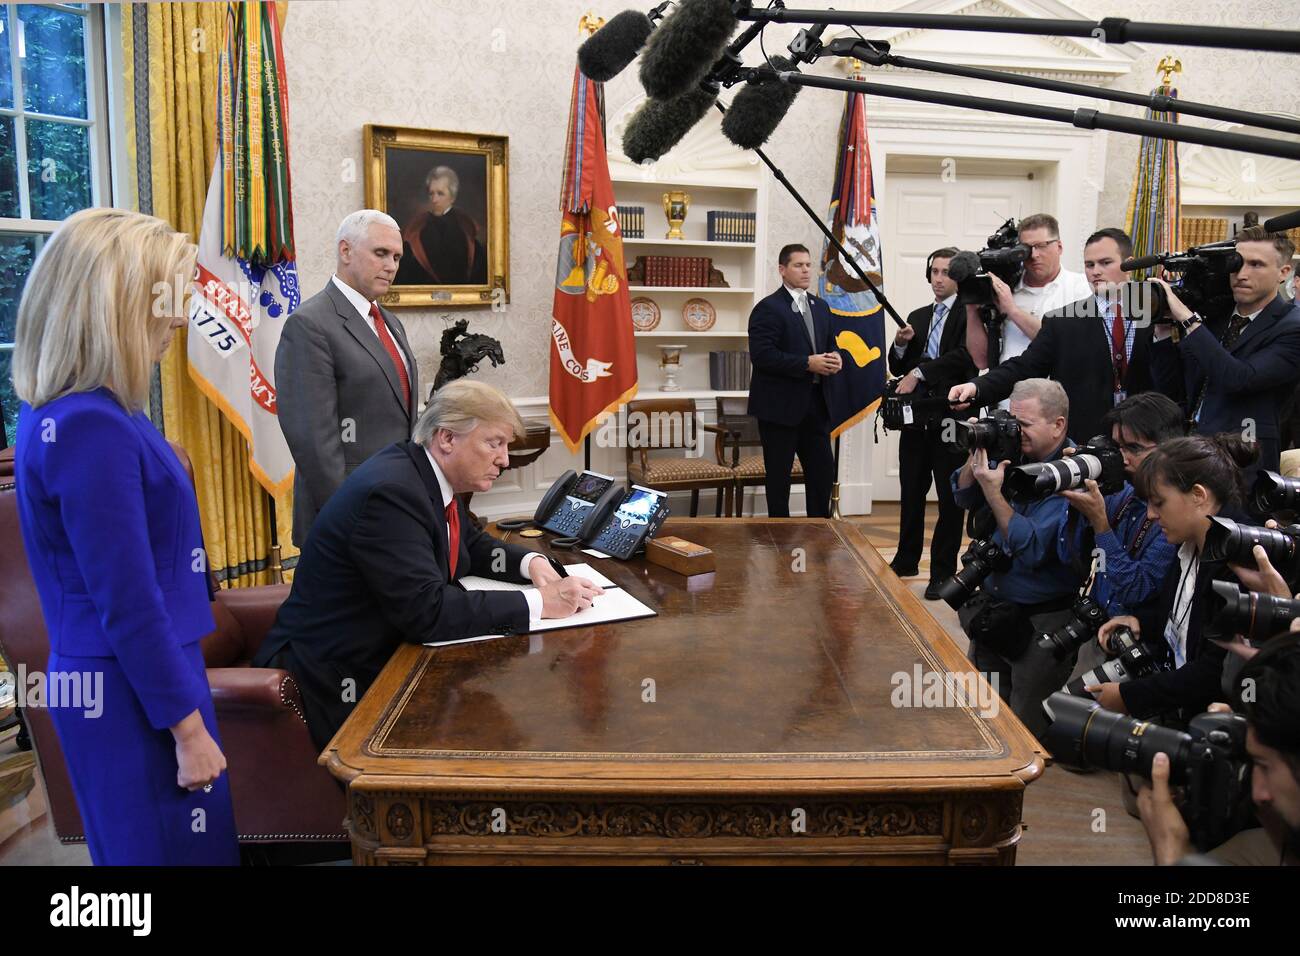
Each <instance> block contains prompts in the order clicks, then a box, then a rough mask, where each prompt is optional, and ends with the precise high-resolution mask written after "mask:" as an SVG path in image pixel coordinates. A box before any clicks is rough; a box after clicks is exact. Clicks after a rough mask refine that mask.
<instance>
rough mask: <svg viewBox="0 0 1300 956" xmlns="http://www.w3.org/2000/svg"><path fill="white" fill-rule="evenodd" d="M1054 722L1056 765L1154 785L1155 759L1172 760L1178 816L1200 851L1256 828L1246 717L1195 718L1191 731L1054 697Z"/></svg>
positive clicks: (1048, 706)
mask: <svg viewBox="0 0 1300 956" xmlns="http://www.w3.org/2000/svg"><path fill="white" fill-rule="evenodd" d="M1043 708H1044V709H1045V710H1046V711H1047V714H1048V716H1049V717H1050V718H1051V719H1052V723H1051V726H1050V727H1048V729H1047V734H1046V735H1045V737H1044V738H1043V743H1044V744H1046V745H1047V749H1048V750H1050V751H1051V752H1052V757H1053V759H1055V760H1056V761H1057V762H1058V763H1062V764H1065V765H1066V766H1068V767H1079V768H1085V767H1099V768H1101V769H1103V770H1114V771H1118V772H1119V773H1136V774H1139V775H1141V776H1143V777H1145V778H1146V779H1147V780H1150V779H1151V764H1152V761H1153V760H1154V759H1155V755H1156V754H1157V753H1165V754H1168V755H1169V783H1170V785H1171V786H1176V787H1181V788H1182V801H1181V802H1182V805H1181V808H1180V809H1181V810H1182V814H1183V819H1184V820H1185V821H1186V822H1187V829H1188V831H1189V833H1190V836H1191V840H1192V843H1193V844H1194V845H1195V846H1196V848H1197V849H1198V850H1200V851H1202V852H1204V851H1206V850H1209V849H1212V848H1213V847H1216V846H1218V845H1219V844H1220V843H1222V842H1223V841H1224V840H1226V839H1228V837H1230V836H1232V835H1233V834H1234V833H1237V832H1238V831H1240V830H1242V829H1245V828H1246V827H1247V826H1249V825H1250V823H1251V818H1252V816H1253V805H1252V804H1251V801H1250V760H1249V758H1248V757H1247V755H1246V718H1245V717H1242V716H1241V715H1240V714H1211V713H1205V714H1198V715H1197V716H1195V717H1193V718H1192V719H1191V721H1190V722H1189V723H1188V726H1187V730H1186V732H1184V731H1178V730H1173V729H1171V728H1168V727H1161V726H1160V725H1158V724H1153V723H1151V722H1149V721H1145V720H1138V719H1136V718H1133V717H1129V716H1127V715H1125V714H1116V713H1113V712H1112V711H1109V710H1105V709H1104V708H1102V706H1101V705H1100V704H1098V703H1097V702H1096V701H1094V700H1091V699H1080V698H1078V697H1072V696H1071V695H1069V694H1062V693H1055V694H1053V695H1052V696H1051V697H1049V698H1047V700H1045V701H1043Z"/></svg>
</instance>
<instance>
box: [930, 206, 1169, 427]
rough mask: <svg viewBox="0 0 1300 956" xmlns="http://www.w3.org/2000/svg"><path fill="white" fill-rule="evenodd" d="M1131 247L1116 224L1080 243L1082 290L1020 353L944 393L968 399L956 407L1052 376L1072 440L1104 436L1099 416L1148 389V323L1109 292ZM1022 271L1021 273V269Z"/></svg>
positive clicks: (1123, 278) (989, 400)
mask: <svg viewBox="0 0 1300 956" xmlns="http://www.w3.org/2000/svg"><path fill="white" fill-rule="evenodd" d="M1027 221H1028V220H1026V222H1027ZM1022 228H1023V224H1022ZM1132 253H1133V241H1132V240H1131V239H1130V238H1129V237H1128V234H1127V233H1125V232H1124V231H1123V230H1122V229H1101V230H1098V231H1097V232H1094V233H1093V234H1092V235H1091V236H1089V237H1088V241H1087V242H1086V243H1085V244H1084V247H1083V267H1084V276H1085V277H1086V279H1087V282H1088V285H1089V286H1090V287H1091V288H1090V291H1089V293H1088V294H1087V295H1086V296H1085V297H1084V298H1082V299H1079V300H1078V301H1071V302H1070V303H1069V304H1068V305H1065V306H1063V307H1062V308H1059V309H1055V310H1054V311H1052V312H1050V313H1048V314H1047V315H1045V316H1044V317H1043V323H1042V328H1041V329H1040V330H1039V332H1038V334H1037V335H1036V336H1035V337H1034V340H1033V341H1032V342H1030V343H1029V347H1028V348H1027V349H1025V351H1024V352H1023V353H1021V354H1020V355H1017V356H1015V357H1014V358H1006V357H1005V356H1004V357H1003V360H1002V361H1001V362H1000V363H999V364H998V367H997V368H995V369H992V370H990V371H989V373H988V374H987V375H981V376H979V377H978V378H972V379H971V380H970V381H968V382H966V383H965V384H963V385H958V386H956V387H954V388H953V389H951V390H950V391H949V393H948V399H949V400H950V401H952V402H960V403H967V404H958V405H956V406H955V407H956V408H957V409H958V410H960V409H963V408H966V407H968V405H974V406H975V407H977V408H978V407H980V406H983V405H991V404H993V403H995V402H1000V401H1002V400H1003V399H1005V398H1006V397H1007V396H1008V395H1009V394H1011V387H1012V386H1013V385H1015V383H1016V382H1018V381H1020V380H1021V379H1026V378H1051V379H1055V380H1056V381H1058V382H1060V383H1061V385H1062V386H1063V387H1064V388H1065V392H1066V394H1067V395H1069V396H1070V424H1069V428H1068V430H1067V434H1068V435H1069V436H1070V437H1071V438H1073V439H1074V440H1075V441H1087V440H1088V439H1090V438H1092V437H1093V436H1094V435H1099V434H1104V432H1103V431H1102V423H1101V422H1102V416H1103V415H1105V414H1106V412H1107V411H1109V410H1110V409H1112V408H1114V407H1115V405H1116V404H1118V403H1119V402H1121V401H1123V400H1124V399H1125V398H1127V397H1128V396H1130V395H1136V394H1138V393H1139V392H1144V391H1146V390H1147V389H1149V388H1150V387H1151V369H1150V354H1149V353H1150V348H1151V328H1150V326H1149V325H1147V326H1146V327H1144V328H1138V327H1137V326H1138V324H1139V323H1138V322H1136V321H1135V318H1134V317H1133V316H1131V315H1127V314H1125V309H1124V305H1125V303H1123V302H1122V301H1121V300H1120V297H1119V296H1118V295H1117V294H1116V290H1117V289H1118V288H1119V287H1120V286H1121V285H1122V284H1123V283H1125V282H1127V281H1128V273H1126V272H1125V271H1124V270H1123V269H1121V268H1120V264H1121V263H1122V262H1123V261H1124V260H1125V259H1127V258H1128V257H1129V256H1130V255H1132ZM1030 265H1031V266H1032V265H1033V261H1032V260H1031V262H1030ZM1025 276H1026V279H1028V277H1029V270H1028V269H1026V272H1025ZM1004 285H1005V283H1004Z"/></svg>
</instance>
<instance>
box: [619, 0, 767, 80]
mask: <svg viewBox="0 0 1300 956" xmlns="http://www.w3.org/2000/svg"><path fill="white" fill-rule="evenodd" d="M737 23H739V20H738V19H737V18H736V14H735V12H734V11H733V10H732V8H731V0H682V2H681V3H679V4H678V5H677V9H676V10H674V11H673V12H672V13H671V14H670V15H669V16H668V17H666V18H665V19H664V22H663V23H662V24H661V25H660V27H659V29H657V30H655V31H654V32H653V33H652V34H651V35H650V41H649V42H648V43H647V44H646V46H645V53H643V54H642V56H641V85H642V86H643V87H645V91H646V93H648V94H649V95H650V96H651V97H652V98H654V99H657V100H671V99H673V98H674V97H678V96H681V95H682V94H684V93H689V92H690V91H691V90H693V89H694V88H695V87H696V86H698V85H699V83H700V82H701V81H702V80H704V78H705V77H706V76H708V74H709V71H710V69H711V68H712V67H713V64H714V62H715V61H716V60H717V59H718V58H719V57H720V56H721V55H722V54H723V52H724V51H725V48H726V45H727V39H728V38H729V37H730V36H731V34H732V32H733V31H734V30H735V29H736V24H737ZM760 29H761V27H760Z"/></svg>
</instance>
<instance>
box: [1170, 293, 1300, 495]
mask: <svg viewBox="0 0 1300 956" xmlns="http://www.w3.org/2000/svg"><path fill="white" fill-rule="evenodd" d="M1227 324H1228V320H1227V318H1226V317H1219V318H1216V319H1211V320H1208V321H1207V322H1206V323H1205V325H1204V326H1203V327H1202V328H1199V329H1197V330H1196V331H1195V332H1193V333H1192V334H1191V335H1189V336H1187V337H1186V338H1185V339H1183V341H1182V344H1180V345H1177V346H1175V345H1174V344H1173V341H1172V340H1171V339H1165V340H1163V341H1161V342H1153V343H1152V345H1151V372H1152V375H1153V376H1154V378H1155V381H1156V385H1157V387H1158V388H1159V389H1160V391H1162V392H1164V393H1165V394H1166V395H1169V396H1171V397H1173V398H1175V399H1176V398H1178V397H1180V395H1181V396H1182V397H1183V399H1184V403H1185V406H1186V408H1187V414H1188V415H1191V414H1192V413H1193V412H1195V411H1196V409H1195V403H1196V399H1197V396H1198V395H1200V393H1201V385H1202V383H1204V382H1205V381H1206V379H1207V377H1208V379H1209V383H1210V387H1209V389H1208V390H1207V391H1206V393H1205V403H1204V404H1203V405H1202V406H1201V418H1200V422H1199V424H1198V425H1197V426H1196V430H1197V431H1198V432H1200V433H1201V434H1202V435H1213V434H1215V433H1216V432H1234V433H1237V434H1241V432H1242V429H1243V428H1244V427H1245V426H1244V423H1245V422H1246V421H1247V420H1250V421H1253V422H1254V423H1255V440H1256V441H1257V442H1258V443H1259V467H1261V468H1267V469H1269V470H1270V471H1277V470H1278V467H1279V465H1280V460H1281V455H1282V445H1281V434H1282V423H1281V422H1280V421H1279V420H1278V412H1279V409H1281V408H1282V407H1283V406H1284V405H1286V404H1287V401H1288V399H1289V398H1290V396H1291V393H1292V392H1293V391H1295V386H1296V381H1297V379H1300V308H1298V307H1296V306H1295V305H1294V304H1293V303H1292V302H1290V301H1289V300H1288V299H1285V298H1283V297H1282V296H1280V295H1279V296H1276V297H1274V299H1273V301H1272V302H1270V303H1269V304H1268V305H1266V306H1264V310H1263V311H1262V312H1260V314H1259V315H1257V316H1255V318H1254V320H1253V321H1252V322H1251V323H1250V325H1248V326H1246V328H1245V329H1244V330H1243V331H1242V333H1241V337H1240V338H1239V339H1237V343H1236V344H1235V345H1234V346H1233V347H1232V348H1231V349H1225V348H1224V347H1223V346H1222V345H1221V344H1219V343H1220V340H1221V339H1222V338H1223V332H1224V329H1225V328H1226V327H1227Z"/></svg>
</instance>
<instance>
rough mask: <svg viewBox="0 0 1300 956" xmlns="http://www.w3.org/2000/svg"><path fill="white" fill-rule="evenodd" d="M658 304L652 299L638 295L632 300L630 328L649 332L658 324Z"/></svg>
mask: <svg viewBox="0 0 1300 956" xmlns="http://www.w3.org/2000/svg"><path fill="white" fill-rule="evenodd" d="M659 319H660V314H659V306H657V305H656V304H655V301H654V300H653V299H647V298H646V297H645V296H638V297H637V298H635V299H633V300H632V328H633V329H635V330H636V331H638V332H651V331H653V330H654V329H655V328H657V327H658V325H659Z"/></svg>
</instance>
